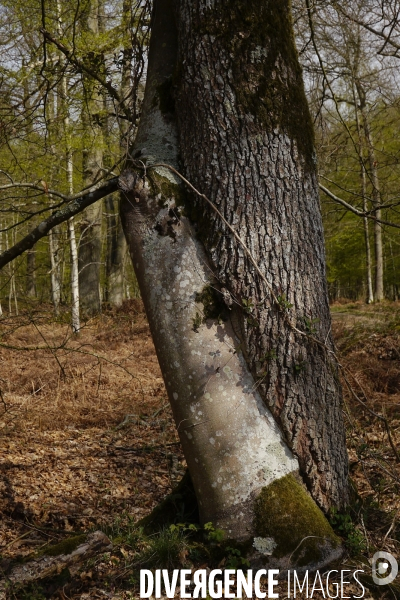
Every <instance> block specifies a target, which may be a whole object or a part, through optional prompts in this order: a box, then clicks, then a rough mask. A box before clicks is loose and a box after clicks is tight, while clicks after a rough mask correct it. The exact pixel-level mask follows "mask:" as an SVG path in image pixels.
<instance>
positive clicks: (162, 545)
mask: <svg viewBox="0 0 400 600" xmlns="http://www.w3.org/2000/svg"><path fill="white" fill-rule="evenodd" d="M148 541H149V543H148V546H147V548H146V550H145V551H144V552H143V553H142V556H141V557H140V562H141V563H142V564H145V565H147V566H148V567H153V568H155V569H160V568H162V569H176V568H177V567H180V566H182V565H184V564H185V563H186V557H187V554H188V551H189V544H188V535H187V533H185V531H184V529H183V528H180V527H177V526H175V525H171V526H170V527H167V528H165V529H162V530H161V531H160V533H158V534H155V535H153V536H149V538H148Z"/></svg>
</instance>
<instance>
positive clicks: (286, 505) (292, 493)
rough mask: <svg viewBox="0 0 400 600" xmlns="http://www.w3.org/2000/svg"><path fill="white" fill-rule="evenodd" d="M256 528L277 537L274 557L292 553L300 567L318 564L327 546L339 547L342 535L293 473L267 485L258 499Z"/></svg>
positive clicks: (294, 561) (264, 534)
mask: <svg viewBox="0 0 400 600" xmlns="http://www.w3.org/2000/svg"><path fill="white" fill-rule="evenodd" d="M254 514H255V523H254V525H255V531H256V535H257V536H260V537H263V538H273V540H274V542H275V543H276V548H275V550H274V552H273V555H272V556H273V557H276V558H282V557H283V556H288V555H289V556H290V555H292V557H291V563H292V564H293V565H296V566H298V567H302V566H305V565H310V564H317V563H319V562H320V561H321V559H322V558H323V555H324V553H326V548H327V546H329V547H333V548H337V547H338V546H339V545H340V540H339V538H338V537H337V536H336V535H335V534H334V532H333V530H332V528H331V526H330V524H329V523H328V521H327V519H326V518H325V516H324V515H323V513H322V512H321V510H320V509H319V508H318V506H317V505H316V504H315V502H314V501H313V500H312V498H311V497H310V496H309V495H308V493H307V492H306V490H305V489H304V488H303V486H302V485H301V484H300V483H299V482H298V481H297V480H296V479H295V477H294V476H293V475H291V474H289V475H286V476H285V477H282V478H281V479H278V480H276V481H274V482H273V483H271V485H269V486H268V487H265V488H263V490H262V492H261V494H260V495H259V497H258V498H257V500H256V502H255V508H254Z"/></svg>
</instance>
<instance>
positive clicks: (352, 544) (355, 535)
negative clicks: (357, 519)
mask: <svg viewBox="0 0 400 600" xmlns="http://www.w3.org/2000/svg"><path fill="white" fill-rule="evenodd" d="M330 522H331V524H332V527H333V528H334V529H335V531H337V532H338V533H339V535H340V536H341V537H342V538H343V539H344V542H345V545H346V548H347V549H348V551H349V553H350V554H351V555H352V556H356V555H358V554H361V553H362V552H363V551H364V550H365V549H366V542H365V538H364V535H363V533H362V532H361V531H360V530H359V529H358V528H357V526H356V525H355V524H354V522H353V519H352V518H351V515H350V514H349V513H348V512H339V511H338V510H337V509H335V508H333V509H332V510H331V514H330Z"/></svg>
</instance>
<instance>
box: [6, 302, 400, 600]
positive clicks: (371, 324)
mask: <svg viewBox="0 0 400 600" xmlns="http://www.w3.org/2000/svg"><path fill="white" fill-rule="evenodd" d="M357 310H358V312H359V313H360V314H351V313H350V314H351V318H350V319H349V318H347V317H348V313H349V311H346V310H344V311H343V314H344V315H345V316H344V317H342V316H340V314H338V313H336V314H335V318H334V331H335V335H336V339H337V340H338V343H339V347H340V349H341V350H342V353H343V361H344V362H345V364H346V366H348V367H349V369H350V371H351V373H352V377H354V382H355V384H357V382H358V383H359V384H361V386H362V390H363V391H364V392H365V394H366V396H368V400H367V402H368V406H370V407H371V408H372V409H373V410H375V411H378V412H381V411H382V409H383V410H384V412H385V414H387V415H388V418H389V419H390V423H391V427H392V432H393V436H394V439H395V442H396V443H397V444H398V443H399V425H400V410H399V399H400V393H399V385H398V384H399V382H400V360H399V354H398V349H399V344H398V341H399V334H398V332H396V331H394V332H393V334H390V333H388V331H385V332H384V333H382V332H378V333H376V331H375V325H376V323H375V321H374V320H373V319H372V315H371V314H370V313H369V312H368V310H366V309H363V308H362V307H361V306H360V307H357ZM381 320H382V319H381ZM381 320H380V321H379V318H378V325H379V323H380V322H381ZM383 320H385V317H383ZM22 323H23V324H22V325H21V317H19V318H16V317H13V318H8V319H5V320H4V321H3V324H2V337H1V343H2V344H3V345H2V346H1V347H0V377H1V379H0V388H1V392H2V394H1V397H0V409H2V410H1V413H0V414H1V416H0V436H1V437H0V471H1V481H0V511H1V513H2V516H3V519H2V522H1V524H0V545H1V548H2V550H1V554H2V557H3V560H4V559H5V560H7V558H14V557H15V556H27V555H29V554H30V553H31V552H32V550H33V549H35V550H37V549H38V548H40V547H41V546H43V545H44V544H46V543H48V542H49V541H57V540H59V539H62V537H63V536H64V534H65V532H71V533H72V532H75V531H76V532H80V531H82V530H88V529H90V528H91V527H93V526H94V525H95V524H98V523H103V524H107V523H108V524H111V523H113V522H114V521H115V519H116V518H118V517H121V515H122V518H124V515H131V516H133V517H134V518H137V519H139V518H141V517H142V516H144V515H145V514H147V513H148V512H149V511H150V510H151V509H152V508H153V507H154V505H155V504H157V503H158V502H159V501H160V500H161V499H162V498H163V497H164V496H165V495H166V494H167V493H168V492H169V491H170V490H171V489H172V487H173V485H174V484H175V483H176V482H177V481H178V480H179V479H180V477H181V475H182V472H183V470H184V460H183V456H182V454H181V450H180V446H179V444H178V440H177V436H176V432H175V428H174V427H173V425H172V418H171V413H170V409H169V406H168V404H167V398H166V393H165V389H164V385H163V382H162V378H161V373H160V370H159V366H158V362H157V358H156V356H155V352H154V347H153V344H152V341H151V337H150V333H149V329H148V325H147V322H146V319H145V316H144V314H143V309H142V306H141V303H140V302H139V301H133V302H130V303H129V304H127V305H125V307H124V309H123V310H121V311H119V312H117V313H113V314H111V313H110V314H108V315H107V314H106V315H103V316H101V317H98V318H95V319H92V320H91V321H89V322H88V323H87V324H86V326H85V327H84V328H83V330H82V332H81V334H80V335H79V337H78V339H74V338H73V337H72V336H71V334H70V329H69V327H68V325H67V324H62V323H58V324H57V323H53V322H51V321H49V315H48V314H46V312H43V313H39V314H35V315H25V316H24V317H23V319H22ZM357 327H358V328H359V330H360V331H359V333H360V335H359V336H358V337H357V336H353V338H352V335H351V334H352V332H353V330H354V329H357ZM368 328H370V329H371V331H369V329H368ZM378 329H379V328H378ZM349 332H350V335H349ZM6 346H8V347H6ZM43 346H46V347H47V349H40V350H30V351H29V352H28V351H27V350H23V349H19V350H16V349H13V347H14V348H15V347H19V348H32V347H43ZM357 393H358V394H360V395H362V394H361V392H360V390H359V389H358V390H357ZM345 395H346V401H347V405H348V407H349V409H350V416H348V436H349V453H350V459H351V473H352V477H353V479H354V480H355V481H356V483H357V488H358V491H359V493H360V494H361V496H363V497H364V498H367V499H368V501H370V503H371V506H372V507H374V506H375V511H376V515H374V509H371V511H370V513H371V517H370V519H371V522H370V523H367V524H366V526H365V533H366V535H367V539H368V542H369V543H370V544H371V546H372V545H378V546H379V544H380V543H382V540H383V539H384V538H385V535H386V534H387V532H388V530H389V528H390V526H391V522H392V517H393V511H395V510H397V509H398V507H399V493H398V491H399V486H398V483H397V482H396V479H395V478H396V477H397V478H398V477H399V469H398V465H397V464H396V462H395V460H394V459H393V453H392V452H391V449H390V446H389V445H388V442H387V435H386V433H385V431H384V429H383V427H382V425H381V424H380V423H377V422H376V419H373V418H372V417H371V415H369V414H368V413H367V412H366V411H364V410H363V409H362V407H360V406H357V403H355V401H354V399H352V398H351V396H350V394H349V393H348V392H346V394H345ZM364 400H365V398H364ZM364 443H365V444H367V445H368V448H366V449H365V448H364V449H363V448H362V445H363V444H364ZM360 448H361V450H360ZM385 470H386V473H385ZM374 503H375V504H374ZM382 508H384V509H386V511H388V510H389V511H392V513H391V514H390V515H389V516H388V517H387V518H386V519H383V522H382V523H381V524H379V522H378V521H379V519H381V521H382V514H381V509H382ZM374 521H375V522H374ZM397 532H398V528H397V524H396V522H394V526H393V527H392V530H391V531H390V533H389V535H387V536H386V539H385V542H384V543H385V548H386V549H388V550H390V551H392V552H393V553H397V552H398V544H399V542H398V533H397ZM396 536H397V537H396ZM379 547H380V546H379ZM131 562H132V557H131V556H130V552H129V550H127V549H124V548H123V547H121V548H119V549H117V550H116V551H115V553H114V554H113V553H112V554H111V555H108V556H105V557H104V558H99V560H98V561H97V563H96V564H95V565H93V566H92V567H90V568H88V569H84V570H83V572H82V573H81V582H80V586H81V589H80V590H79V591H78V588H79V586H78V587H77V588H76V590H75V591H74V592H73V591H70V592H69V593H71V594H72V593H73V595H72V596H66V595H64V592H62V591H60V590H58V591H57V592H56V593H55V595H54V598H67V597H74V598H82V600H83V599H84V598H87V599H89V598H90V599H92V598H93V599H94V598H118V599H119V598H121V599H122V598H130V597H133V596H132V594H131V593H130V592H128V591H124V592H122V591H119V592H118V591H117V589H118V582H119V581H120V580H121V579H123V577H124V576H126V575H127V573H129V565H130V563H131ZM104 581H107V585H105V584H104ZM113 581H114V583H112V582H113ZM102 582H103V583H102ZM110 582H111V584H110ZM314 597H318V596H317V595H316V594H315V595H314Z"/></svg>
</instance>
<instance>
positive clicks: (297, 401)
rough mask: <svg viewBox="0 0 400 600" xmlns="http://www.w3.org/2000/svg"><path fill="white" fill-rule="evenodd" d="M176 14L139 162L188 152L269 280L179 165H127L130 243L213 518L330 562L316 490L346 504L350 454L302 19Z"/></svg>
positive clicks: (198, 5)
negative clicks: (182, 180) (294, 25)
mask: <svg viewBox="0 0 400 600" xmlns="http://www.w3.org/2000/svg"><path fill="white" fill-rule="evenodd" d="M222 7H224V8H222ZM171 10H172V1H171V0H157V2H156V6H155V14H154V16H153V19H154V21H153V30H152V42H151V46H150V56H149V68H148V81H147V85H146V93H145V98H144V104H143V112H142V118H141V122H140V126H139V131H138V135H137V138H136V141H135V144H134V148H133V149H132V151H131V155H132V156H139V157H140V160H142V161H144V162H147V164H148V165H150V164H151V163H153V164H154V163H155V162H164V163H169V164H171V165H173V166H175V167H177V166H178V155H179V156H180V157H181V159H182V161H183V166H184V170H185V174H186V176H188V177H189V179H190V180H191V181H192V182H193V183H194V184H195V185H196V187H197V188H198V189H199V190H200V191H201V192H202V193H205V194H207V196H208V197H209V198H210V199H211V200H212V201H213V202H214V204H215V205H216V206H218V209H219V210H220V211H221V212H222V213H223V215H224V217H225V219H226V220H227V221H228V222H229V223H230V224H231V226H232V227H233V228H234V229H235V230H236V231H237V233H238V234H239V235H240V236H241V238H242V240H244V242H245V244H246V245H247V246H248V248H249V249H250V251H251V253H252V255H253V257H254V259H255V260H256V261H257V263H258V265H259V268H260V269H261V271H262V273H263V274H264V277H265V278H266V280H267V282H268V283H267V284H265V283H264V281H263V279H262V277H260V275H259V274H258V273H257V272H256V270H255V268H254V265H253V264H252V262H251V261H250V260H248V258H246V252H245V251H244V249H243V247H241V245H240V244H238V242H237V240H236V239H235V238H234V236H233V235H232V232H231V231H230V229H229V228H228V227H226V225H224V224H223V222H222V221H221V219H220V217H219V216H218V215H217V214H216V213H215V212H214V211H212V210H208V209H207V208H206V207H205V205H204V204H203V200H199V199H198V198H196V197H195V196H192V195H190V194H188V193H187V191H185V190H183V189H182V186H181V185H180V184H179V180H178V179H176V177H175V176H174V175H173V173H171V171H169V170H168V169H166V168H163V167H158V168H156V169H148V170H147V173H146V176H143V174H141V175H140V174H138V172H136V173H135V172H134V171H129V169H127V170H126V172H125V174H124V176H122V177H121V178H120V180H121V187H122V189H123V194H122V198H123V201H122V218H123V224H124V229H125V234H126V236H127V240H128V245H129V249H130V253H131V256H132V260H133V263H134V267H135V271H136V274H137V278H138V282H139V285H140V289H141V293H142V297H143V299H144V303H145V306H146V311H147V315H148V318H149V323H150V327H151V331H152V335H153V339H154V342H155V346H156V350H157V354H158V358H159V361H160V366H161V369H162V372H163V376H164V379H165V383H166V387H167V390H168V394H169V397H170V400H171V404H172V408H173V412H174V418H175V421H176V424H177V428H178V432H179V435H180V438H181V441H182V445H183V449H184V452H185V456H186V459H187V462H188V466H189V470H190V473H191V476H192V480H193V483H194V487H195V491H196V495H197V499H198V502H199V509H200V516H201V519H202V521H203V522H207V521H212V522H213V523H214V524H215V525H216V526H219V527H222V528H223V529H224V530H225V531H227V533H228V535H229V536H230V537H233V538H235V539H238V540H249V539H252V546H253V554H252V556H251V558H252V561H253V563H254V564H257V563H260V562H264V563H266V562H268V560H271V561H272V562H270V563H269V564H272V563H274V564H280V565H285V566H288V565H289V564H297V565H298V566H303V567H304V566H305V565H314V566H315V565H322V564H325V563H326V562H327V561H329V560H330V559H331V558H332V557H333V556H337V555H338V553H339V552H340V551H339V549H338V548H337V547H336V545H337V541H336V539H335V537H334V535H333V533H332V530H331V529H330V527H329V525H328V523H327V521H326V520H325V518H324V517H323V514H322V512H321V511H320V510H319V509H318V508H317V506H316V504H315V503H314V502H313V500H311V497H310V496H309V495H308V493H307V492H306V491H305V487H304V486H303V483H302V480H303V481H304V482H305V483H306V484H307V486H308V489H309V490H310V492H311V494H312V496H313V498H314V500H315V501H316V502H317V503H318V504H319V505H320V506H321V507H322V508H323V509H324V510H328V509H329V507H330V506H332V505H343V504H345V503H346V501H347V479H346V478H347V460H346V449H345V440H344V430H343V423H342V418H341V407H340V397H341V394H340V386H339V383H338V377H337V369H336V366H335V363H334V361H333V358H332V354H331V350H332V348H333V346H332V340H331V336H330V318H329V307H328V303H327V290H326V283H325V270H324V269H325V267H324V264H325V263H324V261H325V257H324V249H323V235H322V225H321V218H320V212H319V204H318V194H317V189H318V188H317V180H316V168H315V162H314V155H313V139H312V126H311V122H310V118H309V114H308V109H307V105H306V102H305V98H304V92H303V87H302V81H301V73H300V70H299V67H298V63H297V56H296V53H295V49H294V44H293V37H292V32H291V26H290V20H289V9H288V6H287V4H286V2H280V3H279V7H277V8H276V9H275V8H274V4H273V3H272V2H271V3H270V2H265V1H262V2H261V3H259V2H255V1H254V2H249V1H247V2H246V3H244V2H243V3H241V2H235V3H233V2H228V3H226V2H225V3H224V2H222V1H221V2H214V3H212V6H211V7H210V3H209V2H206V1H205V0H204V1H203V0H197V1H196V2H188V1H186V0H179V1H177V2H176V4H175V10H176V16H177V31H176V30H175V28H174V24H173V17H172V13H171ZM260 32H261V33H260ZM177 40H179V43H177ZM244 40H245V42H244ZM242 42H243V43H242ZM174 101H175V107H174ZM175 114H177V115H178V122H179V128H178V131H179V143H178V140H177V129H176V124H175ZM131 168H132V169H133V168H134V165H132V164H131ZM271 290H272V291H271ZM289 303H290V304H293V307H291V308H290V307H289ZM300 475H301V477H302V480H301V477H300ZM270 554H272V558H271V559H268V558H267V556H268V555H270Z"/></svg>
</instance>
